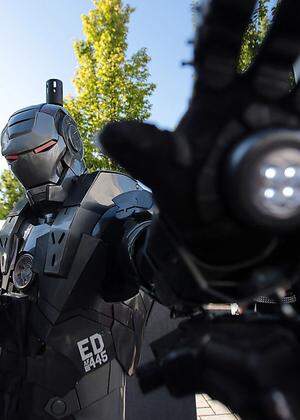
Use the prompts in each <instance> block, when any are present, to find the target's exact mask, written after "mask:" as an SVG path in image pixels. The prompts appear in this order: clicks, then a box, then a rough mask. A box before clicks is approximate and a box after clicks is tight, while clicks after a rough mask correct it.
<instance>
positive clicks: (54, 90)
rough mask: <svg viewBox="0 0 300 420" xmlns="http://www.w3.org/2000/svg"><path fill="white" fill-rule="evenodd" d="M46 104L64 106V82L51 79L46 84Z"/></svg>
mask: <svg viewBox="0 0 300 420" xmlns="http://www.w3.org/2000/svg"><path fill="white" fill-rule="evenodd" d="M46 102H47V104H54V105H60V106H63V102H64V94H63V82H62V81H61V80H59V79H49V80H47V82H46Z"/></svg>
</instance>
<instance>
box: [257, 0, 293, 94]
mask: <svg viewBox="0 0 300 420" xmlns="http://www.w3.org/2000/svg"><path fill="white" fill-rule="evenodd" d="M299 16H300V1H299V0H282V2H281V3H280V5H279V8H278V11H277V13H276V16H275V18H274V23H273V25H272V27H271V29H270V31H269V33H268V35H267V37H266V39H265V42H264V43H263V45H262V47H261V49H260V52H259V54H258V57H257V59H256V61H255V63H254V65H253V66H252V68H251V69H250V71H249V76H250V78H251V79H252V80H253V84H254V87H255V88H256V90H257V92H258V93H259V94H260V95H263V96H265V97H266V98H269V99H271V100H276V99H279V98H281V97H283V96H284V95H286V94H287V93H288V92H289V90H290V77H289V76H290V74H291V72H292V68H293V67H292V66H293V64H294V63H295V61H296V59H297V57H298V56H299V55H300V24H299Z"/></svg>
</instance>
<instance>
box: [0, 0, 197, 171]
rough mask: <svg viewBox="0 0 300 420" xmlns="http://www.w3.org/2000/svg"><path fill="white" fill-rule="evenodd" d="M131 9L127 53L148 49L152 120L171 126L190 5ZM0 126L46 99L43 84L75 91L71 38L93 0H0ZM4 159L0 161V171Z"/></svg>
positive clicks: (138, 3)
mask: <svg viewBox="0 0 300 420" xmlns="http://www.w3.org/2000/svg"><path fill="white" fill-rule="evenodd" d="M127 3H128V4H130V6H132V7H134V8H135V9H136V10H135V12H134V13H133V15H132V17H131V21H130V26H129V34H128V54H129V55H130V54H132V53H134V52H135V51H137V50H138V49H139V48H141V47H146V48H147V50H148V54H149V55H150V56H151V58H152V61H151V63H150V73H151V81H152V82H154V83H156V85H157V89H156V91H155V92H154V94H153V96H152V98H151V103H152V105H153V107H152V116H151V121H152V122H155V123H156V124H158V125H159V126H161V127H164V128H173V127H174V126H175V125H176V122H178V120H179V118H180V117H181V115H182V114H183V113H184V111H185V109H186V107H187V104H188V99H189V96H190V93H191V88H192V69H191V68H190V67H187V66H185V67H182V66H181V62H182V61H188V60H189V59H190V58H191V56H192V49H191V46H190V45H188V43H187V41H188V40H189V39H192V37H193V32H194V28H193V24H192V15H191V0H127ZM0 5H1V25H0V39H1V44H0V61H1V66H0V129H1V130H2V128H3V127H4V125H5V124H6V122H7V119H8V118H9V116H10V115H11V114H12V113H13V112H15V111H17V110H18V109H20V108H22V107H26V106H29V105H33V104H37V103H42V102H44V100H45V82H46V80H48V79H50V78H58V79H61V80H62V81H63V82H64V91H65V94H68V93H70V94H75V92H74V89H73V86H72V78H73V76H74V72H75V69H76V65H77V63H76V59H75V56H74V54H73V48H72V44H73V42H74V40H76V39H80V38H82V37H83V34H82V25H81V20H80V16H81V14H83V13H84V14H86V13H87V12H88V11H89V10H90V9H91V8H92V7H93V4H92V1H91V0H26V1H23V0H14V1H6V0H0ZM4 167H5V162H4V161H3V160H0V171H1V170H2V169H3V168H4Z"/></svg>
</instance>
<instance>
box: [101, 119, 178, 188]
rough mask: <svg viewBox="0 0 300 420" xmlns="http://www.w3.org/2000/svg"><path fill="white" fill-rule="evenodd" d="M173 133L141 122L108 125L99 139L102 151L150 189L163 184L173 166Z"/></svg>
mask: <svg viewBox="0 0 300 420" xmlns="http://www.w3.org/2000/svg"><path fill="white" fill-rule="evenodd" d="M171 139H172V134H171V133H170V132H168V131H161V130H159V129H158V128H156V127H155V126H153V125H150V124H144V123H138V122H125V121H124V122H120V123H112V124H108V125H107V126H106V127H105V128H104V130H102V132H101V133H99V134H98V135H97V136H96V140H97V142H98V144H99V146H100V149H102V151H103V152H104V153H105V154H107V155H108V156H110V157H111V158H113V159H114V160H115V161H117V162H118V163H119V164H120V165H121V166H122V167H123V168H124V169H126V170H127V171H128V172H129V173H130V174H131V175H132V176H133V177H135V178H137V179H139V180H140V181H142V182H144V183H145V184H146V185H148V186H149V187H150V188H156V187H157V185H156V183H158V184H159V183H161V180H162V179H163V173H164V171H165V170H167V166H168V165H171V163H170V149H172V140H171Z"/></svg>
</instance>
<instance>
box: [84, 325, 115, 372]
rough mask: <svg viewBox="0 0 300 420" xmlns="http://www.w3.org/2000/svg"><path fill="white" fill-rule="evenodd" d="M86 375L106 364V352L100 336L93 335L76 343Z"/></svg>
mask: <svg viewBox="0 0 300 420" xmlns="http://www.w3.org/2000/svg"><path fill="white" fill-rule="evenodd" d="M77 347H78V349H79V353H80V356H81V360H82V361H83V367H84V370H85V371H86V373H88V372H90V371H91V370H92V369H95V368H96V367H97V366H101V365H103V364H104V363H106V362H108V355H107V351H106V350H105V345H104V341H103V338H102V335H101V334H98V333H96V334H93V335H91V336H90V337H89V338H85V339H84V340H81V341H78V342H77Z"/></svg>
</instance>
